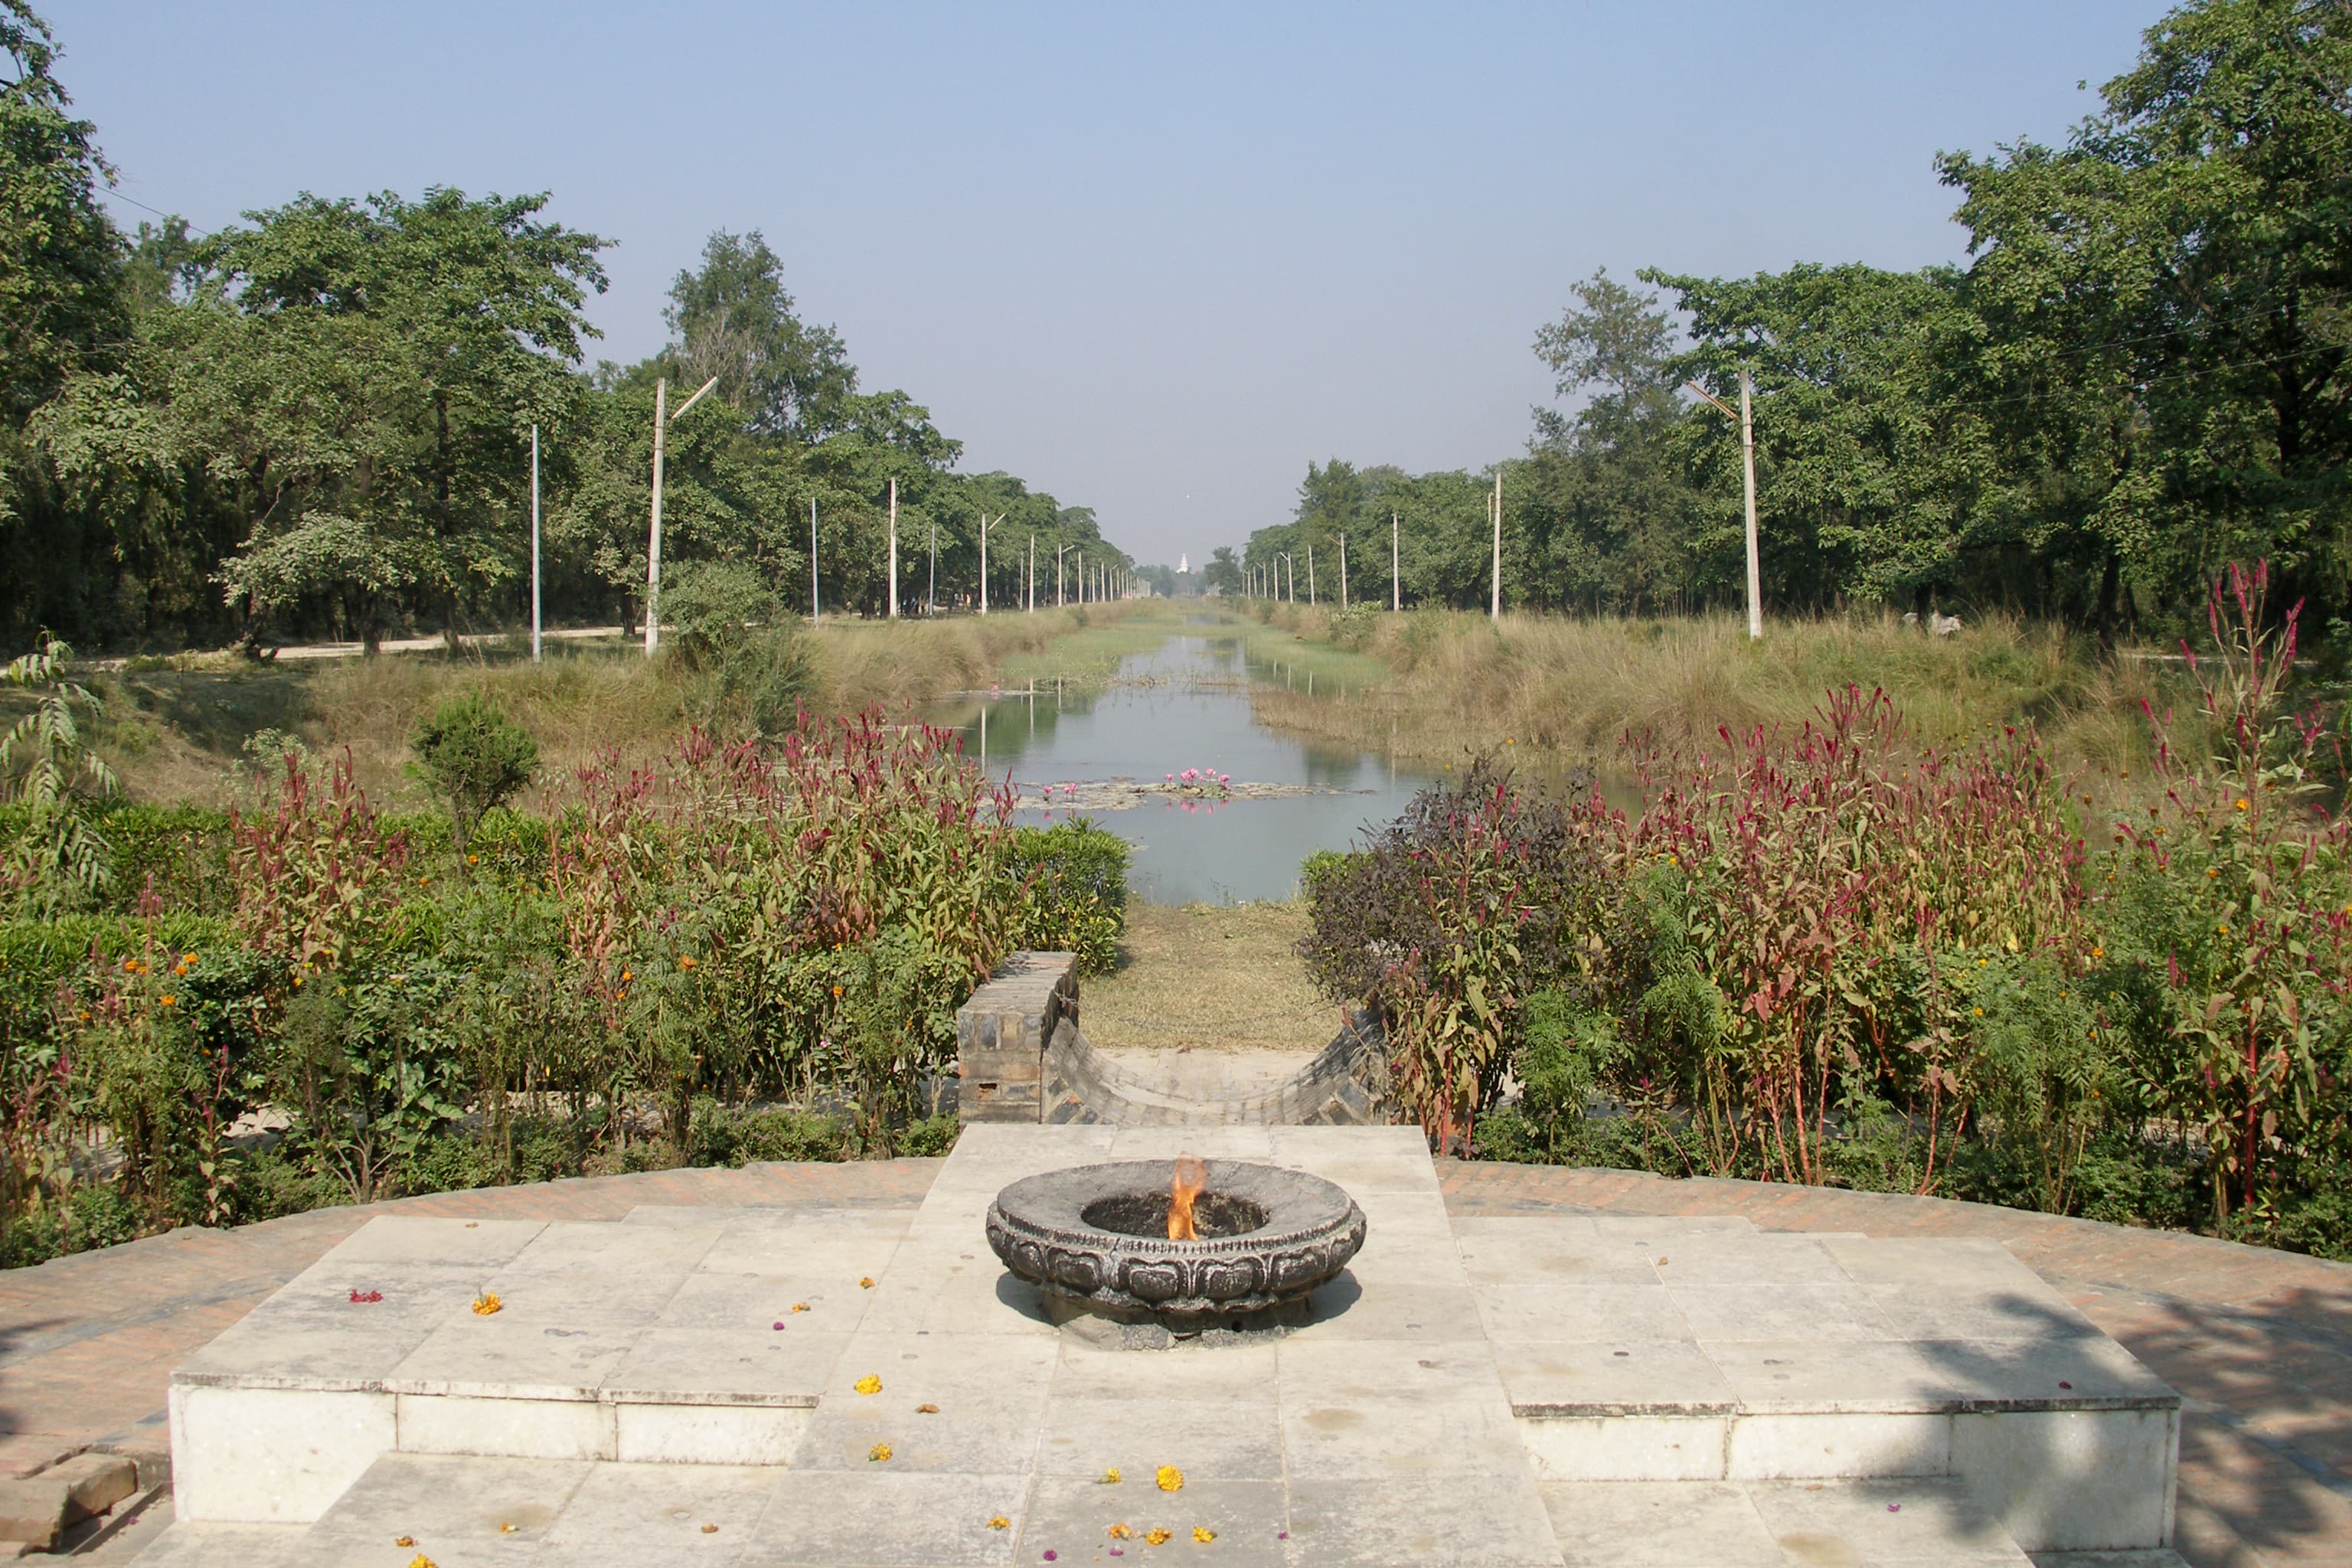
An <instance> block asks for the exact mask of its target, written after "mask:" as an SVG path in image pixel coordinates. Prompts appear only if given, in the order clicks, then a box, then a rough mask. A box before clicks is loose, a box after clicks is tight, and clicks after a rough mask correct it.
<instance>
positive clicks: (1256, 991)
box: [1080, 901, 1340, 1051]
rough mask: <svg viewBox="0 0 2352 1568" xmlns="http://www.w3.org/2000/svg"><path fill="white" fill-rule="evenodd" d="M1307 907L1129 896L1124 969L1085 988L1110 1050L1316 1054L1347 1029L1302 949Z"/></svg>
mask: <svg viewBox="0 0 2352 1568" xmlns="http://www.w3.org/2000/svg"><path fill="white" fill-rule="evenodd" d="M1307 926H1308V917H1307V906H1306V905H1305V904H1303V903H1298V902H1296V901H1291V902H1283V903H1256V904H1187V905H1184V906H1182V907H1181V908H1178V907H1174V906H1171V905H1166V904H1147V903H1141V902H1130V903H1129V905H1128V907H1127V932H1126V935H1125V936H1124V937H1123V938H1122V939H1121V942H1120V944H1119V945H1120V948H1121V953H1120V963H1119V965H1118V968H1117V969H1115V970H1113V971H1112V972H1111V973H1108V974H1106V975H1102V976H1100V977H1099V978H1097V979H1093V980H1089V981H1087V983H1086V988H1085V990H1084V992H1083V993H1082V994H1081V1002H1082V1004H1083V1007H1082V1011H1081V1013H1080V1016H1081V1017H1082V1018H1083V1019H1084V1020H1085V1023H1086V1031H1087V1039H1088V1041H1090V1042H1091V1043H1092V1044H1094V1045H1095V1046H1097V1047H1103V1048H1106V1049H1112V1050H1180V1049H1191V1050H1203V1051H1316V1050H1320V1049H1322V1048H1323V1047H1325V1046H1328V1045H1329V1044H1330V1043H1331V1041H1332V1039H1333V1037H1336V1036H1337V1035H1338V1034H1339V1028H1340V1018H1339V1008H1337V1007H1335V1006H1333V1005H1330V1004H1329V1003H1328V1002H1326V1001H1324V1000H1323V999H1322V998H1321V997H1320V996H1318V995H1317V994H1316V992H1315V987H1314V985H1313V984H1311V983H1310V982H1309V981H1308V980H1307V967H1306V965H1305V963H1303V962H1301V960H1300V959H1299V956H1298V942H1299V939H1300V938H1301V937H1304V936H1305V935H1306V934H1307Z"/></svg>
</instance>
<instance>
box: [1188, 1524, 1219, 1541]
mask: <svg viewBox="0 0 2352 1568" xmlns="http://www.w3.org/2000/svg"><path fill="white" fill-rule="evenodd" d="M1216 1538H1217V1532H1216V1531H1213V1530H1211V1529H1210V1528H1209V1527H1208V1526H1207V1525H1205V1524H1196V1525H1194V1526H1193V1527H1192V1539H1193V1540H1195V1541H1197V1542H1200V1543H1201V1544H1202V1545H1203V1546H1206V1545H1207V1544H1209V1542H1212V1541H1214V1540H1215V1539H1216Z"/></svg>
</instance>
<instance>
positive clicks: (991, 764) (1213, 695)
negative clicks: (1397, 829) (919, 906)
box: [925, 635, 1428, 904]
mask: <svg viewBox="0 0 2352 1568" xmlns="http://www.w3.org/2000/svg"><path fill="white" fill-rule="evenodd" d="M1254 682H1270V683H1272V684H1273V685H1276V686H1281V685H1284V684H1286V683H1295V684H1296V685H1297V686H1298V687H1299V688H1300V689H1304V688H1305V685H1306V679H1305V678H1304V677H1303V676H1300V675H1298V674H1297V673H1296V672H1293V671H1290V670H1287V669H1286V668H1282V667H1280V666H1270V665H1253V664H1250V663H1248V662H1247V661H1245V660H1244V657H1243V651H1242V645H1241V643H1240V640H1239V639H1238V638H1234V637H1219V636H1215V635H1202V636H1178V637H1171V638H1169V640H1168V641H1166V642H1165V643H1163V644H1161V645H1160V647H1157V648H1155V649H1153V650H1152V651H1151V652H1150V653H1146V654H1137V655H1132V656H1130V657H1129V658H1126V659H1124V660H1122V661H1121V662H1120V664H1119V667H1118V673H1117V674H1116V675H1115V676H1113V677H1112V679H1111V680H1110V681H1109V683H1108V686H1106V687H1103V688H1100V689H1089V690H1087V691H1085V692H1079V691H1076V690H1071V691H1069V692H1068V693H1066V694H1059V693H1057V692H1056V691H1055V689H1054V688H1053V687H1052V686H1041V687H1040V688H1039V689H1038V690H1037V691H1036V692H1035V693H1034V695H1033V694H1030V693H1026V692H1006V693H1004V694H1003V695H1001V696H997V697H992V698H966V699H963V700H960V701H950V702H946V703H941V704H939V705H938V706H936V707H934V708H932V709H931V710H929V711H928V712H927V713H926V714H925V717H926V718H927V719H929V721H931V722H933V723H935V724H944V725H949V726H951V727H953V728H956V729H959V730H961V731H963V744H964V751H965V752H966V753H967V754H968V755H971V756H972V757H980V756H982V752H983V745H982V723H983V719H984V721H985V726H986V737H985V758H986V763H987V768H988V772H989V774H990V776H991V777H992V778H996V779H1000V780H1001V779H1003V778H1004V777H1006V776H1007V775H1008V774H1010V776H1011V777H1012V779H1013V782H1014V783H1015V784H1017V785H1019V786H1020V789H1021V793H1022V794H1023V795H1024V796H1028V797H1031V798H1036V797H1039V796H1041V795H1043V794H1044V791H1045V786H1047V785H1061V784H1081V785H1083V784H1088V783H1094V782H1099V781H1108V780H1112V779H1130V780H1133V781H1135V782H1137V783H1139V784H1158V783H1160V781H1161V779H1162V778H1163V777H1164V776H1165V775H1167V774H1169V773H1182V772H1183V771H1184V770H1185V769H1186V768H1200V769H1203V770H1206V771H1211V772H1214V773H1225V774H1228V775H1230V776H1231V777H1232V779H1233V781H1234V785H1235V786H1236V787H1239V786H1240V785H1242V784H1280V785H1294V786H1305V787H1307V788H1310V789H1312V790H1314V791H1316V792H1317V793H1314V794H1308V795H1288V796H1284V797H1281V798H1276V799H1270V800H1245V799H1234V800H1227V801H1207V800H1201V801H1177V800H1173V799H1169V798H1164V797H1157V796H1145V797H1144V799H1143V804H1141V805H1136V806H1132V807H1129V808H1128V809H1126V810H1118V811H1087V812H1085V813H1084V815H1086V816H1089V817H1090V818H1091V819H1092V820H1093V821H1094V822H1095V823H1096V824H1097V825H1098V826H1102V827H1106V828H1108V829H1109V830H1110V831H1111V832H1113V833H1116V834H1118V836H1119V837H1122V838H1124V839H1126V840H1127V841H1128V842H1129V844H1131V845H1133V846H1134V847H1135V856H1134V858H1133V860H1132V862H1131V863H1130V865H1129V871H1128V884H1129V887H1130V888H1131V889H1134V891H1135V892H1136V894H1137V895H1138V896H1139V897H1140V898H1143V899H1146V900H1150V901H1151V902H1154V903H1163V904H1185V903H1235V902H1240V901H1244V900H1257V899H1286V898H1289V897H1291V896H1293V894H1295V893H1296V892H1297V885H1298V863H1299V862H1300V861H1301V860H1303V859H1305V858H1307V856H1308V855H1310V854H1312V853H1313V852H1314V851H1316V850H1318V849H1345V848H1348V847H1349V846H1350V845H1351V844H1352V843H1353V842H1354V841H1355V839H1356V838H1357V836H1358V834H1359V833H1360V831H1361V830H1362V829H1363V828H1364V827H1365V826H1367V825H1377V824H1381V823H1385V822H1387V821H1389V820H1390V819H1391V818H1392V817H1394V816H1396V815H1397V814H1398V813H1399V812H1400V811H1402V809H1403V808H1404V805H1405V803H1406V802H1407V801H1409V800H1410V799H1412V795H1413V792H1414V791H1415V790H1416V789H1418V788H1419V787H1420V786H1421V784H1422V783H1423V780H1425V779H1426V778H1427V777H1428V772H1427V771H1426V770H1423V769H1416V768H1413V767H1412V766H1410V765H1397V764H1395V763H1391V760H1390V759H1389V758H1387V757H1386V756H1383V755H1380V754H1376V753H1372V752H1363V751H1358V750H1352V749H1335V748H1334V747H1332V746H1331V745H1330V744H1329V743H1328V742H1303V741H1299V740H1295V739H1293V738H1291V737H1289V736H1286V735H1283V734H1280V733H1278V732H1276V731H1273V730H1269V729H1267V728H1265V726H1263V725H1261V724H1259V723H1258V722H1257V721H1256V720H1255V719H1254V718H1252V717H1251V714H1250V700H1249V688H1250V686H1251V684H1252V683H1254ZM1068 815H1069V813H1068V812H1067V811H1066V810H1064V809H1060V808H1056V809H1055V810H1052V811H1038V810H1024V811H1022V812H1020V813H1019V814H1018V818H1019V820H1020V821H1023V822H1024V823H1045V822H1058V821H1062V820H1065V819H1066V817H1067V816H1068Z"/></svg>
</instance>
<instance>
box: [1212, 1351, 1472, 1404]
mask: <svg viewBox="0 0 2352 1568" xmlns="http://www.w3.org/2000/svg"><path fill="white" fill-rule="evenodd" d="M1275 1353H1276V1359H1277V1361H1278V1363H1279V1364H1280V1372H1279V1373H1278V1374H1277V1381H1276V1387H1277V1389H1278V1391H1279V1393H1280V1395H1281V1398H1282V1401H1283V1403H1284V1404H1286V1405H1291V1404H1297V1403H1301V1402H1315V1401H1326V1400H1337V1401H1347V1400H1357V1399H1389V1400H1396V1399H1436V1400H1462V1399H1496V1398H1499V1397H1500V1396H1501V1394H1502V1383H1501V1380H1500V1378H1498V1377H1497V1376H1496V1370H1495V1355H1494V1352H1493V1350H1492V1349H1491V1348H1490V1347H1489V1346H1487V1345H1486V1344H1484V1343H1482V1342H1476V1341H1471V1340H1447V1341H1441V1342H1436V1343H1431V1342H1425V1341H1414V1340H1398V1341H1385V1340H1330V1339H1316V1338H1312V1337H1309V1336H1306V1335H1292V1336H1291V1337H1289V1338H1287V1339H1286V1340H1283V1341H1282V1342H1280V1344H1279V1346H1278V1347H1276V1352H1275ZM1236 1386H1246V1385H1236Z"/></svg>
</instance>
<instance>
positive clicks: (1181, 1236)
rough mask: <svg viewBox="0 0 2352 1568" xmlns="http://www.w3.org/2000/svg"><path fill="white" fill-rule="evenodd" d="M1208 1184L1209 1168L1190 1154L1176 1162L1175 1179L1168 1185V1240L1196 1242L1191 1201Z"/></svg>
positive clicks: (1198, 1235)
mask: <svg viewBox="0 0 2352 1568" xmlns="http://www.w3.org/2000/svg"><path fill="white" fill-rule="evenodd" d="M1208 1184H1209V1167H1208V1166H1207V1165H1205V1164H1203V1163H1202V1162H1200V1161H1198V1160H1195V1159H1194V1158H1192V1156H1191V1155H1190V1154H1187V1155H1185V1156H1184V1157H1183V1158H1182V1159H1181V1160H1179V1161H1177V1162H1176V1176H1175V1179H1174V1180H1173V1181H1171V1182H1170V1183H1169V1184H1168V1239H1169V1240H1171V1241H1198V1240H1199V1239H1200V1238H1201V1233H1200V1232H1199V1231H1197V1230H1195V1229H1193V1228H1192V1200H1193V1199H1195V1198H1197V1197H1199V1196H1200V1195H1201V1189H1202V1188H1203V1187H1205V1186H1207V1185H1208Z"/></svg>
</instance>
